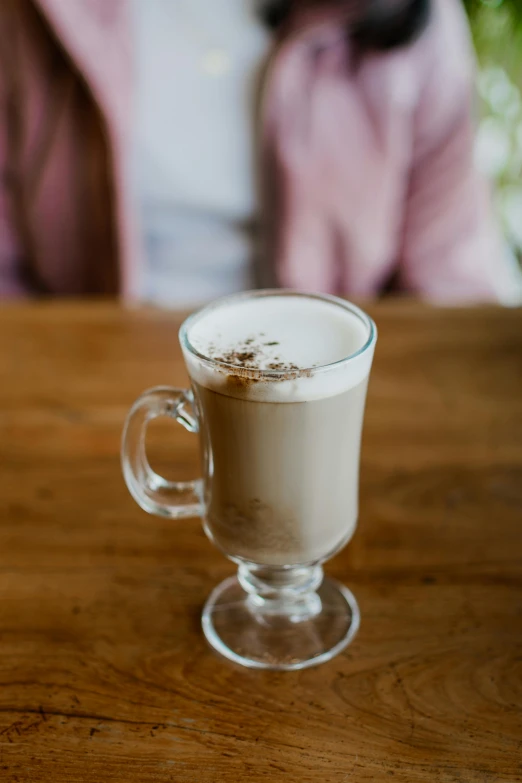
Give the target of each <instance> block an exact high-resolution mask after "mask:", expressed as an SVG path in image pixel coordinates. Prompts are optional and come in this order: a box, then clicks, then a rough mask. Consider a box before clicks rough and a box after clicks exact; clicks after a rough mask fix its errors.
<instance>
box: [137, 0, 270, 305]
mask: <svg viewBox="0 0 522 783" xmlns="http://www.w3.org/2000/svg"><path fill="white" fill-rule="evenodd" d="M132 7H133V15H134V29H135V53H136V66H137V67H136V94H135V128H136V132H135V139H134V147H133V161H132V163H133V171H134V180H135V187H136V194H137V199H138V201H139V210H140V217H141V225H142V231H143V245H144V252H145V265H144V272H145V273H144V276H143V297H144V298H145V299H147V300H149V301H154V302H157V303H160V304H171V305H186V304H196V303H198V302H199V301H202V300H205V299H210V298H213V297H215V296H219V295H222V294H225V293H230V292H233V291H237V290H242V289H244V288H249V287H251V286H252V284H253V274H252V256H253V248H252V231H249V230H247V229H245V224H249V223H251V222H252V221H253V219H254V218H255V213H256V200H255V183H254V146H253V122H254V98H255V84H256V79H257V77H258V73H259V68H260V66H261V64H262V62H263V60H264V57H265V56H266V53H267V50H268V47H269V36H268V33H267V31H266V30H265V28H264V27H263V25H262V23H261V22H260V21H259V20H258V19H257V17H256V15H255V12H254V2H253V0H133V3H132ZM218 10H219V12H218ZM216 53H217V54H216ZM216 57H217V63H216V62H215V61H216ZM209 69H210V70H212V69H213V70H214V71H217V72H218V73H214V75H212V74H211V73H209V72H208V70H209ZM219 71H221V72H220V73H219Z"/></svg>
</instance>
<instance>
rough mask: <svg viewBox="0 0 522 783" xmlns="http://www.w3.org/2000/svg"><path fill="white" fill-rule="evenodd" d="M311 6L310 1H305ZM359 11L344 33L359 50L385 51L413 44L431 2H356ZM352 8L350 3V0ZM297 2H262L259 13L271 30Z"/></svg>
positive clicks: (346, 0)
mask: <svg viewBox="0 0 522 783" xmlns="http://www.w3.org/2000/svg"><path fill="white" fill-rule="evenodd" d="M308 2H309V3H310V0H308ZM358 2H359V5H360V11H359V13H358V14H357V15H356V16H355V19H354V20H353V21H350V23H349V24H348V25H347V34H348V35H349V37H350V40H352V41H354V42H355V43H356V44H357V46H358V48H359V51H362V52H368V51H386V50H388V49H395V48H397V47H399V46H405V45H406V44H408V43H410V42H411V41H413V40H414V39H415V38H416V37H417V36H418V35H419V34H420V33H421V32H422V30H423V29H424V27H425V26H426V24H427V22H428V19H429V15H430V6H431V0H399V1H398V0H393V2H390V0H358ZM351 3H352V5H353V0H351ZM343 4H346V5H347V6H348V5H350V0H335V1H334V2H332V0H326V2H325V0H317V1H316V5H317V6H318V7H320V6H322V5H324V6H326V5H330V6H333V7H336V8H339V7H342V5H343ZM297 5H299V0H265V2H264V3H263V4H262V6H261V14H262V16H263V18H264V20H265V22H266V24H267V25H268V26H269V27H271V28H272V29H277V28H279V27H280V26H281V25H282V24H284V22H285V21H286V20H287V19H288V18H289V16H290V13H291V11H292V9H293V8H294V7H295V6H297Z"/></svg>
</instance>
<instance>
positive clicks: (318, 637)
mask: <svg viewBox="0 0 522 783" xmlns="http://www.w3.org/2000/svg"><path fill="white" fill-rule="evenodd" d="M315 596H316V601H317V604H316V605H317V611H314V612H313V613H310V614H307V615H302V616H301V615H299V614H298V613H295V612H294V611H292V607H291V606H289V607H281V611H278V612H274V611H273V610H272V611H270V612H266V611H263V609H262V608H260V607H258V606H256V605H254V604H253V603H252V600H251V596H249V595H248V593H247V592H245V590H244V589H243V587H242V586H241V584H240V583H239V581H238V579H237V577H235V576H232V577H230V578H228V579H225V581H224V582H221V584H220V585H218V586H217V587H216V588H215V589H214V590H213V592H212V593H211V595H210V597H209V599H208V601H207V603H206V604H205V607H204V609H203V615H202V626H203V632H204V634H205V637H206V638H207V641H208V642H209V644H210V645H211V646H212V647H213V648H214V649H215V650H216V651H217V652H218V653H220V654H221V655H223V656H224V657H225V658H228V659H229V660H231V661H233V662H234V663H237V664H239V665H241V666H246V667H248V668H251V669H273V670H279V671H291V670H295V669H305V668H308V667H309V666H317V665H318V664H320V663H324V662H325V661H329V660H330V659H331V658H333V657H334V656H335V655H337V654H338V653H340V652H341V650H343V649H344V648H345V647H347V646H348V645H349V644H350V642H351V641H352V639H353V638H354V636H355V634H356V633H357V631H358V628H359V624H360V612H359V607H358V605H357V601H356V600H355V597H354V596H353V594H352V593H351V591H350V590H348V588H347V587H344V585H341V584H339V583H338V582H336V581H334V580H332V579H323V580H322V582H321V584H320V586H319V587H318V588H317V590H316V591H315V594H314V598H315Z"/></svg>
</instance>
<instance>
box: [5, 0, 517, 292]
mask: <svg viewBox="0 0 522 783" xmlns="http://www.w3.org/2000/svg"><path fill="white" fill-rule="evenodd" d="M0 58H1V59H0V67H1V71H0V171H1V174H2V177H1V182H0V294H1V295H3V296H13V295H23V294H48V295H49V294H54V295H80V294H99V293H107V294H114V293H121V294H122V295H123V296H124V297H126V298H128V299H135V298H138V299H139V298H141V299H147V300H150V301H154V302H158V303H162V304H171V305H184V304H195V303H196V302H199V301H201V300H204V299H209V298H212V297H214V296H218V295H221V294H225V293H228V292H233V291H237V290H241V289H244V288H251V287H253V286H255V285H256V284H258V283H262V284H264V285H266V284H275V285H280V286H289V287H296V288H301V289H315V290H318V291H326V292H332V293H336V294H348V295H351V296H360V297H367V296H372V295H375V294H376V293H378V292H379V291H380V290H382V289H383V288H384V287H386V286H387V285H388V284H389V282H390V280H392V279H393V281H394V284H395V285H396V286H398V287H400V288H402V289H403V290H406V291H410V292H414V293H416V294H420V295H421V296H423V297H425V298H428V299H430V300H433V301H437V302H462V301H486V300H489V301H497V302H506V303H507V302H508V301H509V300H510V298H511V297H512V291H513V286H512V275H511V272H510V270H509V267H508V265H507V262H505V259H504V255H503V250H502V248H501V244H500V242H499V239H498V237H497V235H496V232H495V227H494V225H493V221H492V217H491V214H490V210H489V206H488V196H487V191H486V189H485V186H484V184H483V183H482V182H481V181H480V179H479V178H478V176H477V174H476V172H475V169H474V165H473V136H474V129H473V122H472V91H473V80H474V60H473V53H472V47H471V43H470V38H469V31H468V29H467V24H466V19H465V16H464V13H463V11H462V8H461V7H460V1H459V0H431V2H430V0H337V1H336V2H334V1H333V0H331V1H330V2H321V1H320V0H315V2H314V0H273V1H271V2H255V0H212V2H210V0H2V3H1V5H0ZM261 235H262V237H263V242H262V243H260V241H259V237H260V236H261ZM261 245H262V249H260V248H261Z"/></svg>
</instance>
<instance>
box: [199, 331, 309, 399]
mask: <svg viewBox="0 0 522 783" xmlns="http://www.w3.org/2000/svg"><path fill="white" fill-rule="evenodd" d="M260 338H265V339H260ZM279 344H280V343H279V342H278V341H277V340H270V341H267V340H266V336H265V334H259V335H258V336H257V337H256V336H254V335H252V336H250V337H247V338H246V339H244V340H242V341H241V342H239V343H237V344H236V345H235V346H233V347H231V348H230V349H229V350H227V351H223V350H222V349H221V350H220V351H219V353H218V352H217V349H216V347H215V345H214V344H212V345H210V346H209V350H208V355H209V358H211V359H212V360H213V361H215V362H222V363H223V364H227V365H230V368H227V370H226V374H227V378H226V383H227V385H228V386H232V387H234V389H235V390H236V392H237V391H239V390H241V389H243V390H244V391H246V390H247V388H248V387H249V386H250V385H251V384H253V383H258V382H259V380H260V379H259V378H258V377H256V375H255V372H256V371H258V372H259V371H261V372H263V371H268V372H270V371H272V372H278V373H281V375H280V376H279V377H278V378H277V379H276V380H280V381H283V380H292V379H294V378H297V377H299V376H300V375H308V374H309V371H307V370H302V369H300V368H299V367H298V366H297V364H294V363H293V362H285V361H282V360H281V357H280V356H278V355H277V354H276V355H274V350H273V349H274V348H275V347H276V346H278V345H279ZM271 349H272V350H271Z"/></svg>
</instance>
